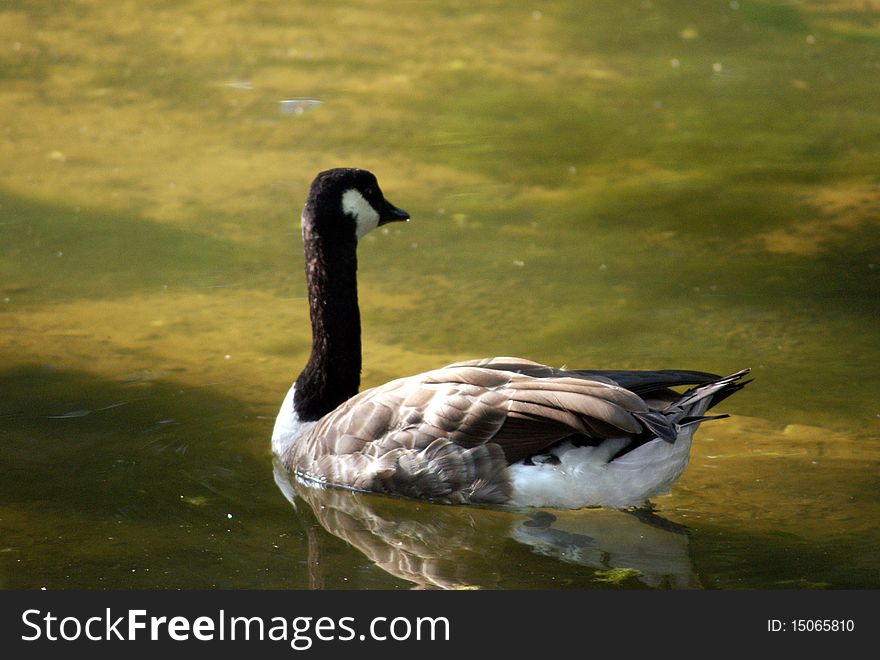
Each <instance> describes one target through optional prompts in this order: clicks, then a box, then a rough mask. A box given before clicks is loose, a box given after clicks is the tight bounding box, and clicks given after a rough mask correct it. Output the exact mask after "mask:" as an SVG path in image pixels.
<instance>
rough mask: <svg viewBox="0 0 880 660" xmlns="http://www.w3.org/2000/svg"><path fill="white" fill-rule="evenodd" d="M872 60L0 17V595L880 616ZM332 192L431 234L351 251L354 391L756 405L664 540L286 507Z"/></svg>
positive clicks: (551, 525)
mask: <svg viewBox="0 0 880 660" xmlns="http://www.w3.org/2000/svg"><path fill="white" fill-rule="evenodd" d="M878 45H880V8H878V7H877V6H876V5H875V4H874V3H864V2H852V3H850V2H836V3H833V4H828V3H820V2H803V3H798V4H797V5H793V4H787V3H776V2H772V3H771V2H749V1H745V0H744V1H742V2H739V3H738V4H737V3H727V2H717V3H706V2H659V1H653V2H650V1H648V2H625V3H619V2H594V3H590V4H589V5H588V6H584V4H583V3H576V2H542V3H540V4H536V3H509V2H508V3H497V4H488V3H481V5H480V7H479V8H476V9H475V8H473V7H471V6H469V5H468V4H467V3H453V2H450V3H433V4H431V5H430V6H428V5H424V4H413V5H412V6H409V7H407V8H406V10H405V11H403V12H401V10H400V8H399V7H398V6H397V5H395V6H394V7H393V8H392V7H391V6H390V5H388V6H386V5H385V4H383V3H344V2H324V3H321V5H320V7H317V6H311V4H307V3H290V2H264V3H260V4H259V5H257V6H251V5H250V4H243V5H241V6H231V5H230V6H226V5H219V4H218V3H211V2H207V1H201V0H196V1H194V2H190V3H186V4H185V5H179V4H177V3H163V2H140V3H122V4H120V3H112V4H110V3H107V4H106V6H104V5H102V4H100V3H99V4H94V5H70V4H69V3H60V2H57V3H55V2H47V3H39V4H33V3H27V2H7V3H4V4H3V7H2V9H0V78H2V84H0V155H2V157H0V171H2V184H0V336H2V340H0V360H2V362H0V365H2V366H0V586H2V587H4V588H38V587H47V588H52V589H56V588H72V587H87V588H88V587H120V588H127V587H160V588H183V587H212V586H217V587H232V588H256V587H260V588H308V587H321V588H374V587H377V588H378V587H381V588H402V589H403V588H409V587H411V586H413V585H420V586H431V587H442V588H490V587H500V588H507V587H516V588H547V587H551V588H552V587H560V588H563V587H569V588H572V587H575V588H619V587H624V588H684V587H703V588H740V587H759V588H763V587H768V588H769V587H774V588H779V587H782V588H786V587H792V588H827V587H836V588H863V587H873V588H877V587H878V586H880V555H878V552H877V547H878V545H880V543H878V541H880V533H878V525H877V521H878V514H880V500H878V496H877V492H878V485H880V483H878V482H880V479H878V476H880V470H878V468H880V408H878V404H877V394H878V389H880V388H878V375H877V369H876V368H875V365H876V364H877V363H878V359H880V345H878V333H877V320H878V316H880V314H878V311H880V310H878V300H880V295H878V294H880V241H878V234H877V229H878V226H877V219H878V217H880V180H878V176H877V174H876V163H877V162H878V157H880V147H878V145H880V118H878V115H877V114H876V79H877V75H878V73H880V50H878ZM290 101H298V103H295V104H293V105H291V104H290V103H289V102H290ZM343 165H344V166H349V165H355V166H360V167H366V168H369V169H372V170H373V171H374V172H376V174H377V175H378V177H379V180H380V182H381V184H382V186H383V189H384V190H385V192H386V194H387V195H388V198H389V199H390V200H391V201H392V202H394V203H395V204H398V205H400V206H402V207H403V208H406V209H407V210H408V211H409V212H410V213H411V214H412V216H413V221H412V222H411V223H408V224H407V225H405V226H398V225H394V226H392V227H390V228H389V230H388V231H381V230H380V231H378V232H375V233H374V234H373V235H370V236H369V237H368V238H367V239H365V241H363V243H362V245H361V248H360V255H361V256H360V282H361V292H360V298H361V306H362V311H363V317H364V318H363V328H364V365H365V368H364V374H363V383H364V385H365V386H370V385H375V384H378V383H381V382H383V381H385V380H388V379H390V378H394V377H398V376H401V375H406V374H410V373H415V372H418V371H421V370H424V369H428V368H432V367H435V366H438V365H441V364H445V363H448V362H451V361H454V360H458V359H467V358H473V357H482V356H488V355H519V356H522V357H528V358H531V359H535V360H539V361H542V362H546V363H548V364H553V365H558V366H561V365H568V366H570V367H593V368H674V367H682V368H692V369H702V370H710V371H716V372H725V373H727V372H731V371H735V370H737V369H740V368H743V367H746V366H749V367H752V369H753V370H754V375H755V382H754V383H753V384H752V385H750V386H749V387H748V388H747V389H746V390H744V391H743V392H741V393H739V394H737V395H736V396H735V397H733V398H732V399H730V400H729V401H728V402H725V404H724V406H723V407H724V411H725V412H729V413H732V414H733V415H734V417H733V418H731V419H729V420H725V421H720V422H715V423H713V424H711V425H709V424H707V425H706V426H705V427H704V428H703V429H701V431H700V432H699V433H698V435H697V438H696V441H695V445H694V450H693V456H692V461H691V465H690V466H689V468H688V470H687V471H686V472H685V474H684V476H683V477H682V479H681V480H680V481H679V483H678V484H677V485H676V486H675V488H674V489H673V491H672V493H671V494H670V495H668V496H664V497H659V498H656V500H655V501H654V509H653V510H651V511H638V512H618V511H580V512H507V511H496V510H491V509H482V508H464V507H448V506H438V505H432V504H427V503H417V502H410V501H402V500H394V499H391V498H385V497H379V496H370V495H351V494H348V493H340V492H337V491H323V492H322V491H317V492H316V491H304V492H301V494H300V496H296V495H295V493H296V489H297V486H296V484H291V483H289V482H288V481H287V480H286V479H285V478H284V475H283V474H279V475H274V474H273V465H272V458H271V455H270V452H269V436H270V432H271V427H272V421H273V417H274V414H275V411H276V410H277V407H278V405H279V404H280V401H281V399H282V397H283V395H284V393H285V392H286V390H287V388H288V386H289V384H290V381H291V380H292V379H293V378H294V377H295V375H296V374H297V372H298V370H299V368H301V366H302V364H303V363H304V361H305V359H306V357H307V352H308V348H309V329H308V312H307V306H306V303H305V298H304V294H305V287H304V282H303V276H302V257H301V243H300V239H299V229H298V216H299V210H300V208H301V206H302V203H303V201H304V195H305V191H306V190H307V187H308V184H309V182H310V180H311V178H312V177H313V176H314V174H315V173H316V172H317V171H319V170H320V169H323V168H326V167H332V166H343ZM276 480H277V482H278V483H277V484H276ZM300 490H301V489H300ZM288 498H289V499H288ZM291 502H294V503H295V506H291Z"/></svg>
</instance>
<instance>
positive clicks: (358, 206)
mask: <svg viewBox="0 0 880 660" xmlns="http://www.w3.org/2000/svg"><path fill="white" fill-rule="evenodd" d="M342 210H343V211H345V212H346V213H347V214H348V215H350V216H351V217H352V218H354V221H355V227H356V229H355V231H356V232H357V238H358V240H361V239H362V238H363V237H364V236H366V235H367V234H368V233H369V232H371V231H372V230H374V229H375V228H376V227H378V226H379V212H378V211H376V209H374V208H373V207H372V206H370V203H369V202H368V201H367V200H366V199H365V198H364V196H363V195H361V194H360V192H358V191H357V190H355V189H354V188H350V189H349V190H346V191H345V192H344V193H343V195H342Z"/></svg>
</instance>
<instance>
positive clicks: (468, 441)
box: [272, 169, 748, 508]
mask: <svg viewBox="0 0 880 660" xmlns="http://www.w3.org/2000/svg"><path fill="white" fill-rule="evenodd" d="M408 218H409V216H408V214H407V213H406V212H405V211H402V210H401V209H398V208H396V207H394V206H393V205H391V204H390V203H389V202H388V201H387V200H385V198H384V196H383V195H382V192H381V190H380V189H379V186H378V184H377V182H376V179H375V177H374V176H373V175H372V174H371V173H369V172H367V171H365V170H355V169H335V170H328V171H326V172H322V173H320V174H319V175H318V176H317V178H316V179H315V181H314V182H313V183H312V187H311V189H310V192H309V197H308V200H307V202H306V205H305V208H304V210H303V218H302V222H303V240H304V244H305V256H306V260H305V269H306V280H307V283H308V288H309V307H310V315H311V321H312V353H311V356H310V358H309V362H308V363H307V365H306V367H305V369H304V370H303V372H302V373H301V374H300V376H299V377H298V378H297V380H296V382H294V384H293V386H292V387H291V388H290V391H289V392H288V394H287V396H286V397H285V399H284V402H283V404H282V406H281V410H280V412H279V413H278V417H277V419H276V422H275V428H274V430H273V434H272V449H273V452H274V454H275V455H276V456H277V457H278V459H279V460H280V462H281V464H282V465H283V466H284V468H285V469H287V470H288V471H290V472H291V473H294V474H295V475H296V476H297V477H299V478H301V479H303V480H305V481H308V482H314V483H317V484H324V485H329V486H338V487H343V488H349V489H353V490H360V491H372V492H383V493H391V494H396V495H402V496H408V497H415V498H423V499H430V500H436V501H443V502H451V503H479V504H502V505H514V506H542V507H557V508H580V507H586V506H606V507H626V506H632V505H639V504H642V503H644V502H645V501H646V500H647V499H648V498H650V497H653V496H656V495H660V494H663V493H665V492H667V491H668V490H669V488H670V486H671V485H672V484H673V483H674V482H675V481H676V479H678V477H679V476H680V475H681V474H682V472H683V471H684V469H685V467H686V465H687V462H688V456H689V453H690V446H691V438H692V436H693V433H694V431H695V430H696V428H697V427H698V426H699V424H700V423H701V422H703V421H705V420H706V419H710V418H707V417H705V413H706V411H707V410H708V409H709V408H710V407H712V406H713V405H714V404H716V403H717V402H719V401H720V400H722V399H724V398H726V397H727V396H729V395H730V394H732V393H733V392H735V391H736V390H738V389H740V388H741V387H742V386H743V385H744V384H745V383H744V381H742V378H743V376H744V375H745V374H746V373H747V372H748V370H744V371H740V372H737V373H735V374H732V375H730V376H726V377H720V376H717V375H714V374H709V373H704V372H698V371H678V370H662V371H595V370H568V371H566V370H559V369H553V368H551V367H548V366H545V365H542V364H538V363H536V362H532V361H530V360H524V359H521V358H490V359H484V360H474V361H468V362H458V363H455V364H451V365H448V366H446V367H442V368H440V369H435V370H433V371H428V372H425V373H422V374H418V375H415V376H409V377H407V378H400V379H397V380H393V381H391V382H389V383H386V384H384V385H380V386H379V387H375V388H372V389H368V390H365V391H363V392H360V393H358V387H359V382H360V368H361V347H360V315H359V310H358V306H357V281H356V270H357V257H356V248H357V241H358V240H359V239H360V238H362V237H363V236H364V235H365V234H366V233H367V232H368V231H370V230H371V229H373V228H375V227H377V226H379V225H382V224H385V223H386V222H391V221H396V220H406V219H408ZM676 386H692V387H691V389H689V390H688V391H686V392H685V393H683V394H680V393H678V392H676V391H674V390H672V389H671V388H672V387H676Z"/></svg>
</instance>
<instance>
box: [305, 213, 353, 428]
mask: <svg viewBox="0 0 880 660" xmlns="http://www.w3.org/2000/svg"><path fill="white" fill-rule="evenodd" d="M303 240H304V243H305V267H306V281H307V282H308V288H309V313H310V315H311V319H312V354H311V356H310V357H309V361H308V364H306V367H305V369H303V371H302V373H301V374H300V375H299V378H297V379H296V393H295V396H294V403H293V406H294V409H295V411H296V414H297V416H298V417H299V418H300V419H301V420H303V421H314V420H317V419H319V418H321V417H323V416H324V415H326V414H327V413H328V412H330V411H331V410H333V409H334V408H336V407H337V406H338V405H339V404H341V403H342V402H343V401H346V400H348V399H350V398H351V397H352V396H354V395H355V394H357V391H358V387H359V386H360V380H361V317H360V310H359V308H358V300H357V240H356V238H355V236H354V232H353V231H352V232H351V235H350V236H344V237H340V236H333V237H328V238H326V239H324V238H322V237H321V236H319V235H318V234H317V233H316V232H315V231H314V228H313V227H312V223H311V222H309V221H308V218H306V217H304V218H303Z"/></svg>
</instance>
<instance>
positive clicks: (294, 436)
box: [272, 384, 315, 457]
mask: <svg viewBox="0 0 880 660" xmlns="http://www.w3.org/2000/svg"><path fill="white" fill-rule="evenodd" d="M295 391H296V385H295V384H294V385H291V387H290V390H289V391H288V392H287V396H285V397H284V401H283V402H282V404H281V410H279V411H278V417H276V418H275V428H274V429H272V453H273V454H275V455H276V456H278V457H282V456H284V454H285V452H287V450H289V449H290V448H291V447H292V446H293V445H294V444H295V443H296V441H297V440H298V439H299V438H301V437H302V436H303V435H305V434H306V433H308V432H309V431H310V430H311V428H312V427H313V426H314V425H315V422H303V421H301V420H300V418H299V417H298V416H297V414H296V412H295V411H294V409H293V395H294V392H295Z"/></svg>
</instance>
